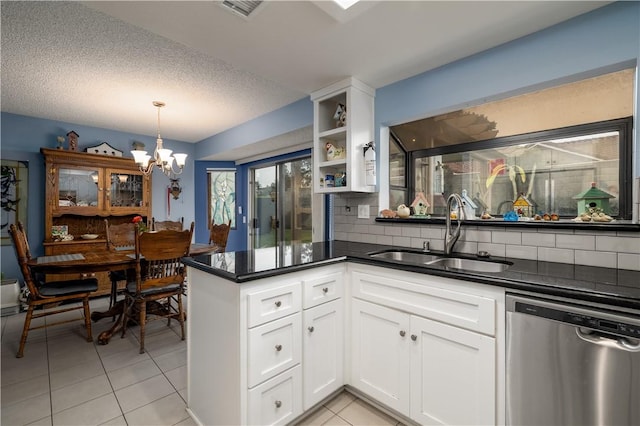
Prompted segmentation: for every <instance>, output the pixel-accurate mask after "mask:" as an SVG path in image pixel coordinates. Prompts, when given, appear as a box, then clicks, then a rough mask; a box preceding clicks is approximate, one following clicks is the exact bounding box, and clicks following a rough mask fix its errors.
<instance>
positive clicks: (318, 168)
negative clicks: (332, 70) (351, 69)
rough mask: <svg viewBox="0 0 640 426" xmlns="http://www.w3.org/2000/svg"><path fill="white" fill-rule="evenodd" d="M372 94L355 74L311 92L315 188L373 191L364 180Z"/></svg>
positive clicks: (372, 118)
mask: <svg viewBox="0 0 640 426" xmlns="http://www.w3.org/2000/svg"><path fill="white" fill-rule="evenodd" d="M374 97H375V90H374V89H372V88H371V87H369V86H367V85H366V84H364V83H362V82H360V81H358V80H356V79H354V78H348V79H346V80H343V81H340V82H338V83H335V84H333V85H331V86H329V87H327V88H324V89H322V90H318V91H316V92H314V93H312V94H311V100H312V101H313V111H314V121H313V176H314V184H313V188H314V192H316V193H318V192H320V193H327V192H348V191H353V192H375V191H376V186H375V185H367V184H366V182H365V163H364V151H363V149H364V145H365V144H367V143H369V142H372V141H374V133H373V120H374V115H373V114H374V109H373V108H374ZM343 107H344V109H345V110H346V111H345V112H344V113H342V114H341V113H340V110H341V108H343ZM329 145H330V146H331V148H330V149H327V147H328V146H329Z"/></svg>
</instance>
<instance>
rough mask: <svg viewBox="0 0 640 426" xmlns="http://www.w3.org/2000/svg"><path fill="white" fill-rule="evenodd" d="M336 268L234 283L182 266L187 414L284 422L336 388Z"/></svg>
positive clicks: (339, 288)
mask: <svg viewBox="0 0 640 426" xmlns="http://www.w3.org/2000/svg"><path fill="white" fill-rule="evenodd" d="M344 270H345V266H344V264H340V265H330V266H325V267H319V268H311V269H309V270H305V271H298V272H292V273H290V274H285V275H278V276H274V277H269V278H264V279H260V280H256V281H251V282H247V283H242V284H239V283H235V282H231V281H228V280H226V279H224V278H221V277H217V276H215V275H211V274H208V273H206V272H203V271H200V270H198V269H195V268H191V267H190V268H189V271H188V274H189V280H190V288H189V293H188V298H189V300H188V305H189V309H190V317H189V321H187V327H188V330H187V332H188V335H189V339H188V343H187V345H188V355H187V362H188V411H189V413H190V414H191V416H192V417H193V418H194V419H195V420H196V421H197V422H198V423H200V424H207V425H209V424H211V425H216V424H219V425H222V424H224V425H228V424H256V425H258V424H259V425H272V424H287V423H290V422H291V421H293V420H294V419H295V418H297V417H299V416H300V415H301V414H302V413H303V411H304V410H305V409H307V408H309V407H311V406H313V405H314V404H316V403H318V402H320V401H321V400H322V399H324V398H325V397H327V396H329V395H330V394H331V393H332V392H334V391H335V390H337V389H339V388H340V387H342V386H343V385H344V373H343V365H344V362H343V357H344V332H343V329H344V321H343V316H344V313H343V297H342V295H343V276H344ZM303 301H304V302H303Z"/></svg>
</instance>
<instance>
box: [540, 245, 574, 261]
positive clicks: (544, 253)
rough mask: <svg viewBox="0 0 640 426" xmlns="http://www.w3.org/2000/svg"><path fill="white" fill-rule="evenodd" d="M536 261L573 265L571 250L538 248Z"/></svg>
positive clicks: (572, 252)
mask: <svg viewBox="0 0 640 426" xmlns="http://www.w3.org/2000/svg"><path fill="white" fill-rule="evenodd" d="M538 260H541V261H543V262H560V263H575V255H574V251H573V250H569V249H557V248H550V247H538Z"/></svg>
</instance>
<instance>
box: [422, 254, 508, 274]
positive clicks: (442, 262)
mask: <svg viewBox="0 0 640 426" xmlns="http://www.w3.org/2000/svg"><path fill="white" fill-rule="evenodd" d="M427 265H432V266H442V267H445V268H451V269H459V270H461V271H473V272H503V271H506V270H507V269H508V268H509V266H511V265H510V264H509V263H506V262H495V261H488V260H475V259H466V258H462V257H440V258H438V259H435V260H432V261H431V262H428V263H427Z"/></svg>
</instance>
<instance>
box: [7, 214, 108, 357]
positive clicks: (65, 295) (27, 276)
mask: <svg viewBox="0 0 640 426" xmlns="http://www.w3.org/2000/svg"><path fill="white" fill-rule="evenodd" d="M9 234H10V235H11V240H12V241H13V246H14V248H15V251H16V257H17V258H18V264H19V265H20V271H21V272H22V277H23V278H24V282H25V284H26V286H27V289H28V290H29V296H28V297H27V304H28V308H27V314H26V316H25V318H24V327H23V329H22V336H21V337H20V346H19V348H18V353H17V355H16V357H17V358H22V357H23V355H24V345H25V343H26V342H27V335H28V334H29V331H30V330H36V329H39V328H44V327H50V326H53V325H60V324H66V323H68V322H71V321H78V320H80V319H82V318H77V319H66V320H60V321H58V322H52V323H50V322H49V321H47V320H45V321H44V322H43V324H42V325H39V326H35V327H31V320H32V319H34V318H42V317H47V316H50V315H55V314H60V313H63V312H69V311H74V310H78V309H82V310H83V311H84V326H85V328H86V330H87V342H92V341H93V336H92V334H91V312H90V311H89V295H91V293H92V292H94V291H96V290H98V280H97V279H96V278H87V279H82V280H80V279H79V280H67V281H53V282H49V283H45V282H44V279H43V278H42V279H41V278H40V277H39V276H38V275H40V274H36V273H34V272H33V271H32V270H31V268H30V267H29V265H28V263H27V262H29V260H30V259H31V250H30V249H29V241H28V240H27V234H26V232H25V230H24V226H23V225H22V223H21V222H18V224H17V226H16V225H14V224H11V225H10V226H9ZM74 300H75V301H78V300H81V301H82V305H81V306H78V305H75V306H74V305H63V306H60V307H58V304H60V303H61V302H67V301H74ZM47 305H52V306H53V307H51V306H47ZM36 308H39V310H38V311H37V312H34V311H35V310H36ZM40 309H41V310H40Z"/></svg>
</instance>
